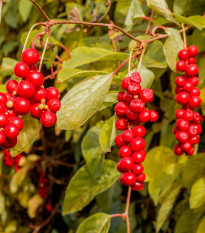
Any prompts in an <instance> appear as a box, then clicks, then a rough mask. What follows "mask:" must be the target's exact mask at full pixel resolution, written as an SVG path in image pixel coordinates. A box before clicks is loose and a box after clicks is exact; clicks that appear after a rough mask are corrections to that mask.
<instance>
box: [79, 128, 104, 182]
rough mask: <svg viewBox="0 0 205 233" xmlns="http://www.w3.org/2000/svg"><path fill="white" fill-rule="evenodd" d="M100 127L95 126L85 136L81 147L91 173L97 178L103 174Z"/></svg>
mask: <svg viewBox="0 0 205 233" xmlns="http://www.w3.org/2000/svg"><path fill="white" fill-rule="evenodd" d="M99 134H100V128H98V127H96V126H93V127H92V128H91V129H89V130H88V132H87V133H86V135H85V136H84V138H83V141H82V144H81V148H82V153H83V157H84V159H85V161H86V164H87V168H88V170H89V172H90V174H91V175H92V176H93V177H94V178H96V177H98V176H99V175H100V174H101V167H102V161H103V156H102V154H101V152H102V151H101V148H100V144H99Z"/></svg>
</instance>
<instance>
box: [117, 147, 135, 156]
mask: <svg viewBox="0 0 205 233" xmlns="http://www.w3.org/2000/svg"><path fill="white" fill-rule="evenodd" d="M131 154H132V151H131V149H130V148H129V146H123V147H121V148H120V150H119V156H120V157H121V158H124V157H130V156H131Z"/></svg>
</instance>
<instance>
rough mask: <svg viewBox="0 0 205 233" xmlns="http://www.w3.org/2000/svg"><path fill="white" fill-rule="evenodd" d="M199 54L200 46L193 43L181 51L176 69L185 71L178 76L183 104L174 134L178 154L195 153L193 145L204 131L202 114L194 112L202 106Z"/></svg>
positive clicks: (179, 98)
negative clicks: (199, 84) (199, 86)
mask: <svg viewBox="0 0 205 233" xmlns="http://www.w3.org/2000/svg"><path fill="white" fill-rule="evenodd" d="M197 54H198V48H197V47H196V46H195V45H191V46H190V47H189V48H188V49H182V50H180V51H179V54H178V57H179V59H180V60H179V61H178V62H177V65H176V69H177V70H178V71H181V72H185V74H184V76H179V77H177V78H176V80H175V82H176V85H177V86H176V89H175V92H176V97H175V99H176V101H177V103H178V104H180V105H182V109H178V110H177V111H176V118H177V121H176V127H175V128H174V134H175V136H176V139H177V140H178V142H179V143H178V144H177V145H176V146H175V148H174V152H175V154H176V155H182V154H183V153H186V155H193V153H194V148H193V145H195V144H197V143H198V142H199V137H198V135H199V134H201V132H202V127H201V125H200V123H201V121H202V116H201V115H200V114H199V113H198V112H194V108H198V107H200V104H201V99H200V97H199V96H200V90H199V89H198V88H197V87H196V86H197V85H198V83H199V79H198V77H197V75H198V72H199V69H198V66H197V65H196V64H195V63H196V58H195V56H196V55H197Z"/></svg>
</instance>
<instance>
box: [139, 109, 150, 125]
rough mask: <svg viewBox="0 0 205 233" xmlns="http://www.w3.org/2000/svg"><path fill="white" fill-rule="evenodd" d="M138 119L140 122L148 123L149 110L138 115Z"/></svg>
mask: <svg viewBox="0 0 205 233" xmlns="http://www.w3.org/2000/svg"><path fill="white" fill-rule="evenodd" d="M139 119H140V120H141V121H142V122H148V121H149V120H150V111H149V110H143V111H142V112H141V113H140V114H139Z"/></svg>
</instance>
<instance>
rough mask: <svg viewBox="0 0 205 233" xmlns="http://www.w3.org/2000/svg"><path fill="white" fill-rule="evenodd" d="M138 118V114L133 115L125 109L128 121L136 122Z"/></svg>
mask: <svg viewBox="0 0 205 233" xmlns="http://www.w3.org/2000/svg"><path fill="white" fill-rule="evenodd" d="M138 116H139V113H134V112H132V111H131V110H130V108H128V109H127V111H126V117H127V118H128V119H129V120H132V121H133V120H136V119H137V118H138Z"/></svg>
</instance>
